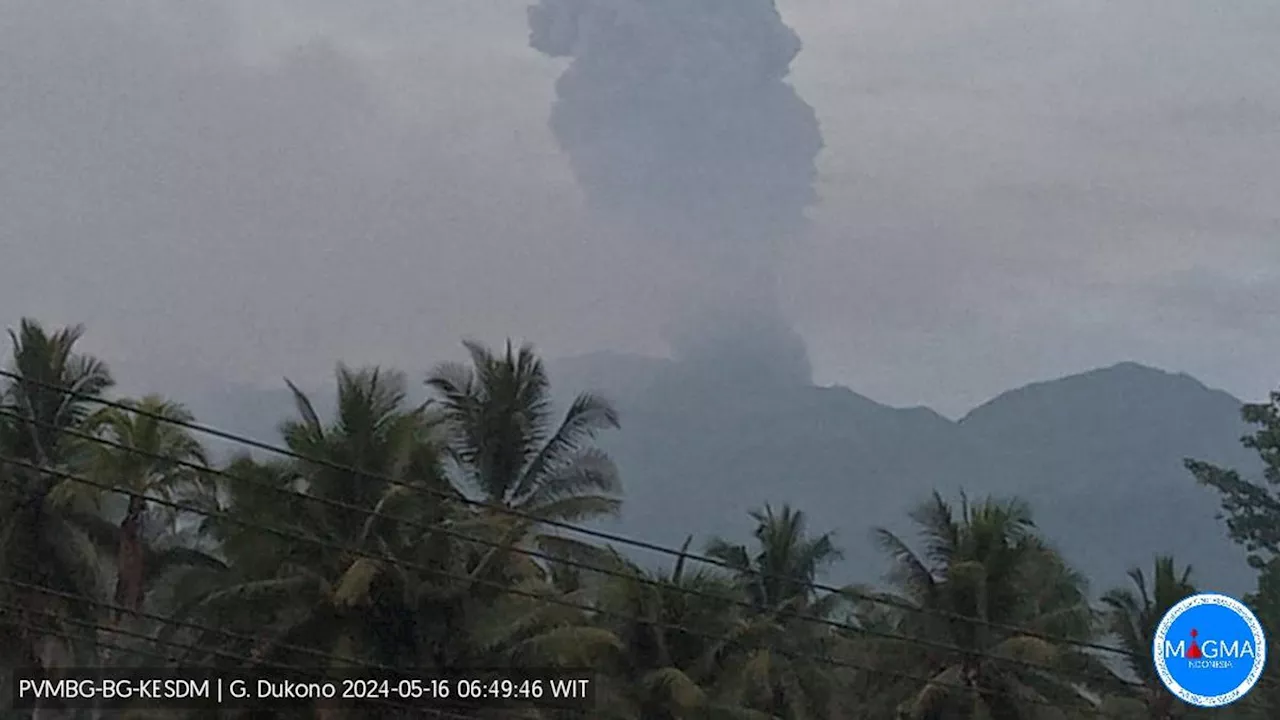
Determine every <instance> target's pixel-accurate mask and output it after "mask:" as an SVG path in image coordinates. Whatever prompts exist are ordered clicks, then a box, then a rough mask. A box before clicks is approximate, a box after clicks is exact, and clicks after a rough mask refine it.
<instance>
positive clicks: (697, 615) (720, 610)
mask: <svg viewBox="0 0 1280 720" xmlns="http://www.w3.org/2000/svg"><path fill="white" fill-rule="evenodd" d="M690 542H691V539H690V540H686V542H685V544H684V546H683V547H682V548H681V550H680V555H679V556H678V558H677V560H676V562H675V564H674V566H673V567H672V568H671V569H669V570H647V569H644V568H642V567H640V566H639V565H637V564H636V563H635V562H633V561H631V560H628V559H626V558H624V557H623V556H621V555H619V554H616V553H613V554H612V555H611V556H610V557H611V562H610V563H609V568H610V569H611V571H612V572H611V574H610V575H609V576H608V577H607V578H606V579H603V580H602V581H601V582H599V583H598V584H595V585H593V586H590V587H582V588H579V589H576V590H574V591H571V592H569V593H564V594H561V593H558V592H557V589H556V588H555V587H554V586H552V585H551V584H550V583H549V582H548V581H547V580H544V579H531V580H529V581H527V582H526V583H525V584H523V585H522V586H521V587H520V589H521V591H522V592H523V593H527V594H525V595H523V596H508V597H507V598H504V599H503V600H502V601H500V602H498V603H495V604H494V606H493V612H492V613H491V614H490V615H489V616H488V617H486V618H484V619H483V620H482V621H481V623H480V625H481V626H482V627H483V628H484V630H483V631H482V632H481V633H479V634H477V636H476V640H477V641H478V642H479V643H480V644H482V645H483V646H485V647H488V648H492V649H495V650H498V651H499V652H500V654H501V656H502V657H503V658H504V659H505V660H510V661H511V662H513V663H515V664H518V665H525V666H534V667H591V668H595V669H596V670H597V672H598V675H597V680H596V683H597V685H596V687H597V707H598V710H597V715H598V716H599V717H601V718H603V719H605V720H641V719H644V720H684V719H685V718H688V719H689V720H692V719H693V718H699V719H711V718H726V719H728V718H736V719H739V720H741V719H746V718H756V719H759V720H765V719H766V718H768V717H769V716H768V715H767V714H764V713H760V712H757V711H752V710H750V709H749V708H747V707H746V705H745V704H744V703H745V699H746V696H747V695H748V694H749V692H748V690H750V689H752V688H747V687H745V686H744V684H743V683H741V682H734V681H735V680H738V679H740V678H739V677H738V676H737V675H734V674H731V673H730V672H728V668H729V666H730V665H731V664H733V663H734V662H735V659H736V661H737V663H738V664H739V665H740V664H741V660H742V659H741V658H740V657H739V658H735V657H734V656H735V654H740V653H741V649H740V645H741V644H743V643H744V642H745V643H747V644H749V643H750V641H751V638H750V634H751V632H752V631H753V630H754V627H753V626H752V625H751V624H750V622H749V621H748V619H747V618H745V617H744V616H743V613H742V612H741V607H742V603H743V599H744V598H743V595H742V593H741V587H740V586H739V584H738V583H737V581H736V580H735V579H734V578H733V577H730V576H727V575H726V574H724V573H721V572H717V571H713V570H711V569H709V568H706V567H695V566H694V565H693V563H692V561H691V560H690V557H689V555H688V553H687V551H688V547H689V544H690ZM539 588H540V589H541V590H542V591H543V593H545V594H546V595H547V596H549V597H550V599H551V600H555V601H567V602H570V603H574V604H576V605H580V606H582V607H583V608H586V609H575V608H566V607H565V606H564V604H563V602H545V601H542V600H540V599H538V598H537V597H529V595H536V593H533V592H529V591H531V590H536V589H539Z"/></svg>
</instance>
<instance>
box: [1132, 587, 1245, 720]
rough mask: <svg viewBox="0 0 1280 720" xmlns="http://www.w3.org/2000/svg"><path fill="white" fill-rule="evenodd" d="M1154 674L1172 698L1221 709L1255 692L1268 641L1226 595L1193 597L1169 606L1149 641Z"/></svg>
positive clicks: (1241, 607) (1235, 602) (1238, 605)
mask: <svg viewBox="0 0 1280 720" xmlns="http://www.w3.org/2000/svg"><path fill="white" fill-rule="evenodd" d="M1151 651H1152V654H1153V655H1154V656H1155V664H1156V672H1157V673H1158V674H1159V675H1160V680H1162V681H1163V682H1164V684H1165V687H1167V688H1169V692H1171V693H1173V695H1174V697H1177V698H1178V699H1179V700H1182V701H1183V702H1185V703H1187V704H1188V705H1196V706H1198V707H1222V706H1223V705H1229V704H1231V703H1233V702H1235V701H1236V700H1239V699H1240V698H1242V697H1244V695H1245V693H1247V692H1249V691H1250V690H1251V689H1253V686H1254V684H1256V683H1257V682H1258V678H1260V677H1262V668H1263V666H1265V665H1266V661H1267V639H1266V636H1265V635H1264V634H1263V632H1262V624H1261V623H1259V622H1258V618H1257V617H1255V616H1254V614H1253V611H1251V610H1249V608H1247V607H1245V606H1244V604H1243V603H1241V602H1240V601H1238V600H1236V599H1234V598H1229V597H1227V596H1226V595H1216V594H1212V593H1204V594H1200V595H1192V596H1191V597H1189V598H1187V599H1186V600H1183V601H1182V602H1180V603H1178V604H1177V605H1174V606H1173V607H1172V608H1170V610H1169V612H1168V613H1166V614H1165V616H1164V618H1163V619H1162V620H1161V621H1160V626H1159V627H1158V628H1156V635H1155V641H1154V642H1153V643H1152V648H1151Z"/></svg>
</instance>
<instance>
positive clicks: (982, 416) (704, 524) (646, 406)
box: [177, 352, 1256, 592]
mask: <svg viewBox="0 0 1280 720" xmlns="http://www.w3.org/2000/svg"><path fill="white" fill-rule="evenodd" d="M548 368H549V373H550V375H551V380H552V387H553V390H554V391H555V392H556V393H557V397H558V399H559V400H561V401H562V402H563V401H565V400H568V399H569V398H570V397H571V396H572V395H573V394H576V393H577V392H580V391H596V392H601V393H603V394H605V395H606V396H608V397H609V398H610V399H612V400H613V401H614V402H615V404H616V405H617V406H618V408H619V411H620V415H621V418H622V430H621V432H615V433H608V434H607V435H605V436H603V437H602V438H601V446H602V447H603V448H604V449H605V450H607V451H608V452H610V453H611V454H612V455H613V456H614V458H615V460H616V461H617V463H618V465H619V467H620V469H621V471H622V479H623V485H624V493H625V502H624V504H623V514H622V517H621V518H619V519H618V520H616V521H610V522H608V523H605V526H606V527H607V528H608V529H609V530H611V531H614V532H620V533H622V534H625V535H628V536H631V537H637V538H644V539H646V540H648V541H651V542H657V543H661V544H664V545H667V546H678V545H679V544H680V543H681V542H683V540H684V539H685V537H686V536H688V535H689V534H693V535H695V536H696V538H697V541H698V542H703V541H705V540H707V539H708V538H709V537H711V536H714V535H722V536H728V537H738V538H743V537H744V534H745V532H746V531H747V530H748V528H749V521H748V520H747V517H746V512H747V511H748V510H751V509H754V508H757V507H760V506H762V505H764V504H766V503H771V504H773V505H774V506H777V505H781V504H784V503H787V504H790V505H792V506H794V507H797V508H799V509H802V510H804V511H806V512H807V513H808V514H809V515H810V521H811V526H812V527H813V528H815V529H821V530H828V529H830V530H832V531H835V533H836V535H837V537H838V539H839V541H840V544H841V545H842V547H843V548H844V550H845V558H846V559H845V561H844V562H843V564H842V565H841V566H840V567H838V568H837V569H836V570H835V573H836V574H837V575H839V576H840V578H841V580H842V581H844V580H846V579H848V580H856V581H860V582H867V581H875V580H876V579H878V578H879V575H880V572H881V571H882V570H883V568H884V567H885V562H884V558H883V557H881V556H880V555H879V553H878V551H877V550H876V548H875V546H874V544H873V543H872V542H871V540H870V532H871V529H872V528H873V527H875V526H879V525H884V526H887V527H889V528H890V529H892V530H895V531H900V532H905V533H907V534H908V536H909V537H910V536H913V528H912V527H911V526H910V524H909V521H908V519H907V513H908V511H909V510H910V509H911V508H912V507H913V506H914V505H915V504H917V503H919V502H920V501H922V500H924V499H926V498H927V497H928V495H929V493H931V492H933V491H934V490H938V491H939V492H941V493H942V494H943V495H944V496H946V497H948V498H952V499H954V498H956V497H958V494H959V492H960V491H962V490H963V491H964V492H966V493H967V494H968V495H969V496H970V497H977V496H982V495H1001V496H1008V495H1018V496H1021V497H1024V498H1025V499H1027V500H1028V501H1029V502H1031V503H1032V507H1033V510H1035V512H1036V517H1037V520H1038V524H1039V525H1040V527H1041V528H1042V530H1043V531H1044V532H1045V533H1046V534H1047V535H1048V536H1049V538H1050V539H1051V540H1052V541H1054V542H1055V543H1056V544H1058V545H1059V546H1060V547H1061V548H1062V549H1063V551H1064V553H1065V554H1066V555H1067V556H1068V558H1069V559H1071V560H1072V561H1073V562H1075V563H1077V565H1078V566H1080V568H1081V569H1082V571H1084V572H1085V573H1086V574H1088V575H1089V576H1090V577H1091V578H1094V579H1095V580H1096V581H1097V582H1098V583H1099V585H1101V586H1102V587H1103V588H1105V587H1110V586H1111V585H1115V584H1120V583H1123V582H1124V572H1125V571H1126V570H1127V569H1128V568H1129V567H1132V566H1146V565H1149V564H1150V562H1151V556H1152V555H1154V554H1156V553H1173V554H1174V555H1176V556H1177V557H1178V558H1179V561H1180V562H1189V563H1191V564H1192V565H1194V566H1195V567H1196V568H1197V572H1198V573H1199V574H1200V575H1201V576H1202V582H1204V583H1206V586H1207V587H1212V588H1215V589H1218V590H1220V591H1224V592H1239V591H1242V590H1244V589H1245V588H1246V583H1247V582H1248V581H1249V580H1250V578H1251V577H1252V576H1251V573H1250V572H1249V570H1248V568H1247V566H1246V565H1245V564H1244V560H1243V553H1241V552H1240V551H1239V549H1238V548H1237V547H1236V546H1235V545H1234V544H1232V543H1231V542H1230V541H1229V540H1228V539H1227V537H1226V533H1225V527H1224V526H1223V525H1222V523H1221V522H1220V521H1218V520H1217V519H1216V517H1215V516H1216V510H1217V508H1218V503H1217V497H1216V496H1215V495H1214V494H1213V493H1212V491H1210V490H1208V489H1206V488H1203V487H1200V486H1198V485H1196V483H1195V482H1194V480H1193V479H1192V478H1191V476H1190V474H1189V473H1187V472H1186V471H1185V469H1184V468H1183V466H1182V461H1183V459H1184V458H1186V457H1195V458H1198V459H1204V460H1208V461H1210V462H1215V463H1220V464H1224V465H1228V466H1231V467H1236V468H1240V469H1241V470H1242V471H1246V472H1249V471H1251V470H1253V469H1254V468H1255V467H1256V458H1254V457H1252V455H1251V454H1249V453H1248V452H1247V451H1246V450H1245V449H1244V448H1242V447H1241V446H1240V443H1239V438H1240V437H1241V436H1243V435H1244V434H1246V432H1247V431H1248V428H1247V427H1246V426H1245V425H1244V423H1243V421H1242V420H1241V419H1240V406H1241V401H1240V400H1238V399H1236V398H1234V397H1232V396H1231V395H1230V394H1229V393H1226V392H1223V391H1221V390H1215V389H1212V388H1209V387H1208V386H1206V385H1204V384H1203V383H1201V382H1200V381H1199V380H1196V379H1195V378H1194V377H1192V376H1190V375H1188V374H1186V373H1174V372H1170V371H1167V370H1162V369H1159V368H1153V367H1150V366H1146V365H1142V364H1139V363H1135V362H1132V361H1125V362H1120V363H1116V364H1113V365H1109V366H1105V367H1100V368H1094V369H1092V370H1086V371H1084V372H1081V373H1076V374H1073V375H1067V376H1063V377H1060V378H1054V379H1048V380H1043V381H1037V382H1033V383H1029V384H1027V385H1024V386H1021V387H1018V388H1014V389H1012V390H1009V391H1006V392H1004V393H1000V394H999V395H997V396H995V397H993V398H992V399H991V400H989V401H987V402H985V403H982V404H981V405H979V406H977V407H975V408H974V409H973V410H971V411H969V412H968V413H966V414H965V415H964V416H962V417H961V418H959V419H954V420H953V419H950V418H947V417H945V416H943V415H941V414H940V413H937V412H936V411H934V410H932V409H931V408H928V407H922V406H916V407H894V406H891V405H887V404H884V403H881V402H878V401H876V400H874V399H872V398H869V397H867V396H865V395H862V394H860V393H857V392H856V391H854V390H852V389H850V388H848V387H846V386H843V385H833V386H826V387H820V386H816V385H809V386H803V387H795V386H772V385H767V384H761V385H760V386H759V387H756V386H748V387H743V386H742V385H740V384H726V383H723V382H716V381H715V380H714V379H713V380H710V381H707V382H703V380H702V378H700V377H699V376H698V375H697V374H696V373H693V374H691V373H690V372H689V368H682V367H681V366H680V363H678V362H675V361H672V360H667V359H664V358H651V357H645V356H629V355H625V354H622V353H610V352H605V353H593V354H591V355H588V356H578V357H577V358H568V359H565V360H553V361H550V362H548ZM304 390H306V391H307V392H308V394H310V395H311V396H312V397H313V399H314V400H315V401H316V403H317V406H318V409H320V410H321V412H322V413H324V412H325V411H326V410H328V409H331V408H332V398H331V395H332V389H331V388H304ZM410 391H411V396H413V397H414V398H417V397H419V396H420V395H421V394H424V393H425V390H424V389H422V388H420V387H411V388H410ZM177 399H180V400H185V401H187V402H188V404H189V406H190V407H191V409H192V410H193V411H194V412H196V413H197V417H199V418H200V419H201V422H204V423H208V424H210V425H212V426H214V427H219V428H227V429H230V430H232V431H235V432H238V433H242V434H246V435H249V436H251V437H254V438H255V439H259V440H264V441H267V442H276V441H278V436H277V435H276V434H275V428H276V426H277V425H278V423H279V421H280V420H281V419H283V418H285V417H288V416H291V415H292V414H293V413H294V407H293V400H292V396H291V393H290V392H289V391H288V389H287V388H283V387H281V388H278V389H265V388H264V389H256V388H247V387H245V386H238V387H234V388H228V389H227V391H226V392H220V393H208V394H206V395H205V396H204V397H187V398H183V397H178V398H177ZM675 498H678V499H679V501H678V502H673V499H675ZM641 555H643V553H641ZM662 562H665V560H663V561H662Z"/></svg>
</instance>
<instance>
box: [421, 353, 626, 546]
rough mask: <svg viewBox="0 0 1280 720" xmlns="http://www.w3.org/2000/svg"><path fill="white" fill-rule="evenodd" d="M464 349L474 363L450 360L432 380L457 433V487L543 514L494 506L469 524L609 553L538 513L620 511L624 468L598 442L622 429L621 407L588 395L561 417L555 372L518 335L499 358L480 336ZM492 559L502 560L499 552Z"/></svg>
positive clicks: (558, 516) (566, 515) (452, 444)
mask: <svg viewBox="0 0 1280 720" xmlns="http://www.w3.org/2000/svg"><path fill="white" fill-rule="evenodd" d="M464 346H465V347H466V349H467V352H468V353H469V354H470V359H471V364H470V366H465V365H461V364H456V363H448V364H444V365H441V366H439V367H437V368H436V369H435V371H433V372H432V373H431V374H430V376H429V377H428V378H427V385H428V387H430V388H431V389H432V390H433V391H434V393H435V394H436V396H437V398H438V400H439V403H440V406H441V408H442V409H443V413H444V418H445V422H446V427H447V429H448V432H449V443H448V449H449V458H450V461H451V462H450V465H451V470H452V474H453V477H454V484H455V485H456V486H458V487H461V488H465V489H467V490H468V491H470V492H471V493H472V496H473V498H475V499H477V500H480V501H482V502H484V503H486V504H487V505H489V506H490V507H493V508H502V509H506V510H514V511H516V512H518V513H520V514H521V515H523V516H525V517H532V518H536V519H535V520H532V521H530V520H527V519H520V518H518V517H514V516H512V515H511V514H508V513H502V512H500V511H499V512H494V511H490V512H485V513H483V514H481V516H480V517H478V518H476V521H475V522H474V523H472V524H471V525H470V526H469V528H470V529H471V530H473V531H475V532H478V533H481V534H484V535H487V536H488V537H490V538H500V539H501V540H502V541H503V542H504V543H509V544H518V543H524V542H528V543H529V544H531V545H533V546H535V547H537V548H538V549H539V550H541V551H542V552H546V553H549V554H554V555H556V556H559V557H582V558H590V559H593V560H597V561H599V560H601V559H602V558H603V556H602V554H601V553H600V552H599V550H598V549H597V548H595V547H594V546H592V545H589V544H587V543H583V542H580V541H576V540H573V539H571V538H567V537H564V536H561V535H557V534H555V533H553V532H548V531H546V530H545V529H544V528H545V526H544V525H543V524H542V523H540V522H538V520H548V521H558V522H582V521H587V520H592V519H595V518H598V517H602V516H608V515H614V514H616V513H617V512H618V509H619V507H620V506H621V500H620V498H619V497H618V494H619V492H620V484H619V481H618V473H617V468H616V467H615V466H614V464H613V461H612V460H610V458H609V456H608V455H607V454H605V453H604V452H602V451H601V450H599V449H598V448H596V447H594V446H592V445H591V444H590V443H591V440H592V439H593V438H594V437H595V435H596V434H597V433H598V432H599V431H601V430H605V429H610V428H617V427H618V416H617V413H616V411H615V410H614V409H613V407H612V406H611V405H610V404H609V403H608V402H607V401H606V400H604V399H603V398H601V397H598V396H596V395H593V394H590V393H583V394H580V395H578V396H577V397H576V398H575V399H574V401H573V402H572V403H571V404H570V405H569V408H568V410H567V412H566V413H565V415H564V416H563V418H562V419H561V420H560V421H559V423H558V424H556V423H555V422H554V418H553V412H552V403H551V397H550V388H549V382H548V379H547V374H546V370H545V369H544V367H543V364H542V361H541V360H540V359H538V357H537V356H536V355H535V354H534V351H533V348H532V347H530V346H528V345H525V346H522V347H521V348H519V350H516V349H514V348H513V347H512V345H511V343H510V342H508V343H507V345H506V350H505V352H503V353H502V354H501V355H497V354H494V353H493V352H492V351H490V350H489V349H487V348H485V347H484V346H482V345H480V344H478V343H475V342H469V341H468V342H465V343H464ZM540 525H542V526H543V527H539V526H540ZM488 557H489V560H490V562H493V561H495V559H496V553H489V555H488ZM505 560H506V561H508V562H509V561H511V560H512V558H510V557H509V556H508V557H507V558H505Z"/></svg>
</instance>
